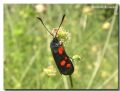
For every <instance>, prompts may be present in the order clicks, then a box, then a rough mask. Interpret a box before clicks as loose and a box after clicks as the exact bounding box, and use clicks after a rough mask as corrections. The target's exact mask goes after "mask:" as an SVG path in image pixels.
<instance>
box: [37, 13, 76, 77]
mask: <svg viewBox="0 0 120 91" xmlns="http://www.w3.org/2000/svg"><path fill="white" fill-rule="evenodd" d="M64 17H65V15H63V17H62V20H61V23H60V25H59V27H58V29H57V31H56V34H55V35H53V34H52V33H51V32H50V31H49V30H48V29H47V27H46V26H45V24H44V23H43V21H42V19H41V18H39V17H37V18H38V19H39V20H40V21H41V23H42V24H43V25H44V27H45V28H46V30H47V31H48V32H49V33H50V34H51V35H52V36H53V40H52V41H51V43H50V48H51V51H52V55H53V58H54V60H55V63H56V65H57V67H58V69H59V72H60V73H61V74H63V75H71V74H72V73H73V72H74V66H73V64H72V62H71V60H70V57H69V56H68V55H67V54H66V52H65V49H64V46H63V44H62V43H61V42H60V41H59V40H58V38H57V33H58V31H59V29H60V27H61V25H62V23H63V20H64Z"/></svg>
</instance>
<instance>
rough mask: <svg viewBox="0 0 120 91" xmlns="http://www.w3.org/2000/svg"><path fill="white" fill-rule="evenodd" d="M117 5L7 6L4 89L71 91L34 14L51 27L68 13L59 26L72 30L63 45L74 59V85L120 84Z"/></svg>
mask: <svg viewBox="0 0 120 91" xmlns="http://www.w3.org/2000/svg"><path fill="white" fill-rule="evenodd" d="M117 9H118V7H117V5H113V4H110V5H109V4H96V5H92V4H91V5H85V4H83V5H79V4H63V5H62V4H55V5H53V4H49V5H35V4H29V5H28V4H5V5H4V88H5V89H69V88H70V87H69V84H68V82H67V78H66V77H65V76H62V75H61V74H60V73H59V71H58V69H57V68H56V65H55V62H54V60H53V57H52V54H51V50H50V41H51V40H52V36H51V35H50V34H49V33H47V32H46V31H45V28H44V26H43V25H42V24H41V22H40V21H39V20H37V19H36V17H37V16H39V17H41V18H42V19H43V21H44V23H45V24H46V26H47V27H48V29H49V30H51V31H52V29H53V28H57V27H58V26H59V24H60V21H61V18H62V15H63V14H64V13H65V14H66V17H65V20H64V23H63V24H62V28H63V29H64V30H65V31H67V32H69V33H70V34H71V36H70V41H69V42H67V43H66V44H65V49H66V52H67V54H68V55H69V56H70V57H74V58H76V57H77V56H80V57H78V58H79V59H78V61H74V66H75V71H74V73H73V75H72V80H73V89H117V88H118V13H117Z"/></svg>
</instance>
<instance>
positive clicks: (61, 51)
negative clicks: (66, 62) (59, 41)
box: [58, 46, 64, 55]
mask: <svg viewBox="0 0 120 91" xmlns="http://www.w3.org/2000/svg"><path fill="white" fill-rule="evenodd" d="M63 51H64V49H63V47H61V46H60V47H59V48H58V53H59V54H60V55H61V54H62V53H63Z"/></svg>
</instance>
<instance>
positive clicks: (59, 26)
mask: <svg viewBox="0 0 120 91" xmlns="http://www.w3.org/2000/svg"><path fill="white" fill-rule="evenodd" d="M64 18H65V14H64V15H63V17H62V20H61V23H60V25H59V27H58V30H57V32H56V34H55V37H56V35H57V33H58V31H59V29H60V27H61V25H62V23H63V20H64Z"/></svg>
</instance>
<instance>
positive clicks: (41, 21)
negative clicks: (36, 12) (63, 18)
mask: <svg viewBox="0 0 120 91" xmlns="http://www.w3.org/2000/svg"><path fill="white" fill-rule="evenodd" d="M37 19H38V20H40V21H41V23H42V24H43V26H44V27H45V28H46V31H48V32H49V33H50V34H51V35H52V36H53V37H54V35H53V34H52V33H51V32H50V31H49V30H48V28H47V27H46V26H45V24H44V23H43V21H42V19H41V18H40V17H37Z"/></svg>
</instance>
